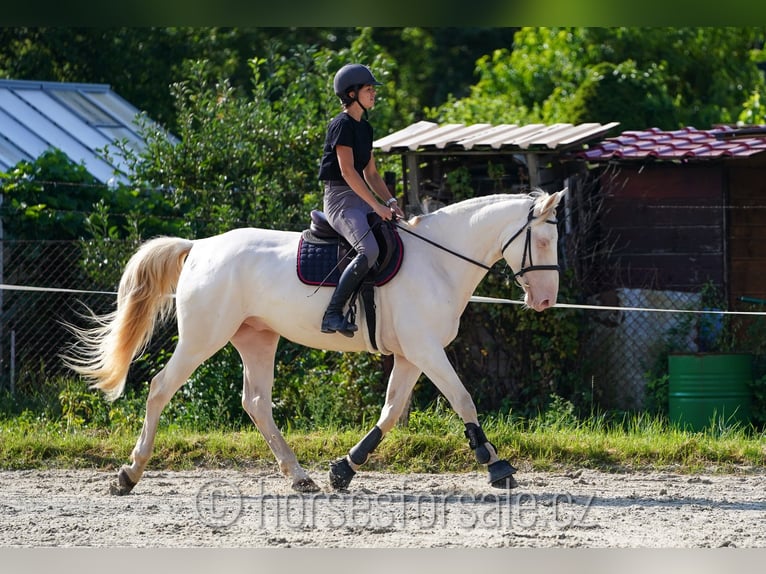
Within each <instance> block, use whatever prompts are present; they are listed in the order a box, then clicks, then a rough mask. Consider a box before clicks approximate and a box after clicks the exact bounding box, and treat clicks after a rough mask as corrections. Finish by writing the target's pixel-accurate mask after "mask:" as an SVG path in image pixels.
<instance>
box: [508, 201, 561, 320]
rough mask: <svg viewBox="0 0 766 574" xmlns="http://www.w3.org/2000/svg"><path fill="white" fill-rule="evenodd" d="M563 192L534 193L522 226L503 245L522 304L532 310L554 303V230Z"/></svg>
mask: <svg viewBox="0 0 766 574" xmlns="http://www.w3.org/2000/svg"><path fill="white" fill-rule="evenodd" d="M566 192H567V189H566V188H564V189H563V190H561V191H559V192H557V193H553V194H550V195H549V194H547V193H535V194H533V195H532V199H533V203H532V206H531V207H530V210H529V214H528V216H527V222H526V224H525V225H524V226H523V227H521V228H520V229H517V230H515V231H514V230H513V229H512V230H511V231H512V235H511V236H510V237H509V238H508V239H507V240H506V242H505V243H504V244H503V248H502V253H503V257H505V260H506V262H507V263H508V265H509V266H510V267H511V269H512V270H513V271H514V279H516V281H517V282H518V283H519V285H521V287H522V289H524V303H525V304H526V305H527V306H528V307H531V308H532V309H534V310H535V311H543V310H545V309H547V308H548V307H553V305H555V304H556V297H557V296H558V292H559V266H558V229H557V226H556V207H557V206H558V204H559V202H560V201H561V198H563V197H564V195H565V194H566Z"/></svg>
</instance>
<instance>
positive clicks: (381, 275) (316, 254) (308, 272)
mask: <svg viewBox="0 0 766 574" xmlns="http://www.w3.org/2000/svg"><path fill="white" fill-rule="evenodd" d="M368 218H369V220H370V225H371V226H372V232H373V233H374V235H375V238H376V239H377V240H378V245H379V246H380V255H379V256H378V262H377V265H376V266H375V267H374V268H373V269H372V270H370V272H369V273H368V275H367V278H366V279H365V280H366V281H370V282H372V283H373V284H374V285H375V286H376V287H377V286H380V285H385V284H386V283H388V282H389V281H390V280H391V279H393V277H394V276H395V275H396V273H397V272H398V271H399V268H400V267H401V265H402V256H403V254H404V248H403V246H402V239H401V237H399V233H398V232H397V231H396V227H395V226H394V225H392V224H390V223H389V222H387V221H382V220H381V219H380V217H379V216H378V215H377V214H375V213H370V215H369V216H368ZM355 255H356V252H355V251H354V250H353V249H352V247H351V245H350V244H349V243H348V241H346V240H345V239H344V238H343V237H341V236H340V235H338V233H337V232H336V231H335V230H334V229H333V228H332V227H330V223H329V222H328V221H327V218H326V216H325V214H324V213H322V212H321V211H317V210H314V211H312V212H311V225H310V227H309V229H306V230H305V231H303V233H301V240H300V242H299V243H298V278H299V279H300V280H301V282H303V283H306V284H307V285H324V286H327V287H335V286H336V285H337V284H338V280H339V279H340V275H341V273H342V272H343V270H344V269H345V268H346V265H348V263H349V262H350V261H351V260H352V259H353V258H354V256H355ZM339 261H340V263H339Z"/></svg>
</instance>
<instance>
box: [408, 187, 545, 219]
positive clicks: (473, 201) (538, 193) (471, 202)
mask: <svg viewBox="0 0 766 574" xmlns="http://www.w3.org/2000/svg"><path fill="white" fill-rule="evenodd" d="M547 197H548V193H547V192H545V191H543V190H542V189H540V188H535V189H533V190H531V191H530V192H529V193H496V194H493V195H482V196H478V197H471V198H468V199H464V200H462V201H458V202H456V203H450V204H449V205H445V206H444V207H441V208H439V209H437V210H436V211H432V212H431V213H426V214H423V215H418V216H417V217H414V218H413V219H411V220H410V224H412V225H418V224H419V223H420V222H422V221H425V220H426V219H430V218H432V217H443V216H445V215H454V214H460V213H462V212H465V211H469V212H474V211H477V210H479V209H481V208H483V207H486V206H489V205H494V204H496V203H500V202H504V201H515V200H520V199H528V200H532V202H533V205H534V206H535V207H537V206H538V205H540V204H542V203H543V202H544V201H545V199H546V198H547Z"/></svg>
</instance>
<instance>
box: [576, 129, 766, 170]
mask: <svg viewBox="0 0 766 574" xmlns="http://www.w3.org/2000/svg"><path fill="white" fill-rule="evenodd" d="M764 151H766V126H756V127H749V128H744V129H737V128H731V127H727V126H723V127H717V128H714V129H710V130H698V129H696V128H693V127H687V128H684V129H681V130H676V131H663V130H661V129H659V128H651V129H649V130H644V131H626V132H623V133H622V134H620V135H619V136H617V137H613V138H607V139H605V140H602V141H601V142H600V143H598V144H595V145H592V146H591V147H590V148H589V149H587V150H583V151H581V152H577V154H576V156H577V157H579V158H583V159H586V160H588V161H594V162H598V161H609V160H624V161H629V160H646V159H657V160H692V159H718V158H724V157H748V156H751V155H754V154H757V153H761V152H764Z"/></svg>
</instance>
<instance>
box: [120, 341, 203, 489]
mask: <svg viewBox="0 0 766 574" xmlns="http://www.w3.org/2000/svg"><path fill="white" fill-rule="evenodd" d="M205 359H207V356H205V357H199V358H195V357H191V356H189V355H187V354H186V353H185V352H184V348H183V343H181V342H179V344H178V347H177V348H176V350H175V352H174V353H173V356H172V357H170V360H169V361H168V363H167V364H166V365H165V367H164V368H163V369H162V370H160V372H159V373H157V374H156V375H155V376H154V378H153V379H152V382H151V384H150V386H149V396H148V397H147V399H146V416H145V417H144V424H143V428H142V429H141V434H140V436H139V437H138V441H137V442H136V446H135V447H134V448H133V452H132V453H131V455H130V460H131V464H130V466H127V465H126V466H123V467H122V468H121V469H120V472H119V473H118V475H117V483H116V484H114V485H113V486H112V488H111V491H112V494H117V495H123V494H128V493H129V492H130V491H131V490H133V487H134V486H135V485H136V484H137V483H138V481H139V480H140V479H141V476H142V475H143V473H144V469H145V468H146V464H147V463H148V462H149V458H150V457H151V454H152V450H153V449H154V438H155V436H156V435H157V424H158V423H159V419H160V414H162V410H163V409H164V408H165V406H166V405H167V404H168V402H170V399H171V398H172V397H173V395H174V394H175V393H176V391H178V389H180V388H181V386H182V385H183V384H184V383H185V382H186V380H187V379H188V378H189V377H190V376H191V374H192V373H193V372H194V369H196V368H197V367H198V366H199V365H200V364H201V363H202V361H204V360H205Z"/></svg>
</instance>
